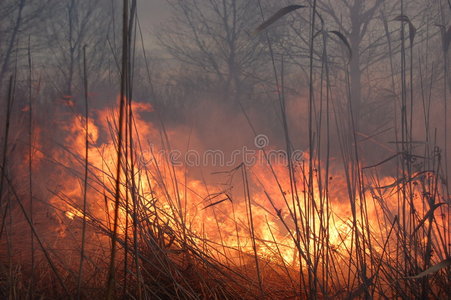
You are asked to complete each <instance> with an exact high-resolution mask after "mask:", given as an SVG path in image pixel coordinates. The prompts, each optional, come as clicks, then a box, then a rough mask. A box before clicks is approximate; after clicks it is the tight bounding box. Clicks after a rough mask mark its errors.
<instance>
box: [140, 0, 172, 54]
mask: <svg viewBox="0 0 451 300" xmlns="http://www.w3.org/2000/svg"><path fill="white" fill-rule="evenodd" d="M169 9H170V7H169V5H168V4H167V2H166V0H138V15H139V21H140V22H141V28H142V30H143V35H144V39H145V40H146V42H145V43H146V46H147V48H154V47H155V45H152V44H153V42H152V35H153V30H154V28H155V27H156V26H158V25H159V24H161V23H162V22H165V21H166V20H167V19H168V18H169Z"/></svg>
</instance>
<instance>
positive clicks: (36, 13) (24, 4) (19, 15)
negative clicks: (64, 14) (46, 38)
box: [0, 0, 55, 87]
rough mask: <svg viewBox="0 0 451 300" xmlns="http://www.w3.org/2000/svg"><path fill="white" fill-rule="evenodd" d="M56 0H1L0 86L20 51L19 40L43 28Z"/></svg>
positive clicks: (25, 39)
mask: <svg viewBox="0 0 451 300" xmlns="http://www.w3.org/2000/svg"><path fill="white" fill-rule="evenodd" d="M54 2H55V0H43V1H39V0H38V1H37V0H3V1H0V40H1V41H2V42H1V43H0V87H1V86H2V82H3V80H4V78H5V75H6V74H7V73H8V72H9V71H10V69H11V65H12V62H13V61H14V60H13V58H14V57H18V58H19V57H20V56H21V55H25V54H26V51H23V53H19V52H18V51H19V50H20V47H19V40H20V39H21V40H22V41H24V42H26V41H27V40H28V37H29V36H30V35H35V34H37V32H39V30H40V29H42V20H44V19H45V18H46V17H47V16H48V14H47V13H48V12H49V10H48V8H49V7H50V6H51V5H52V4H54Z"/></svg>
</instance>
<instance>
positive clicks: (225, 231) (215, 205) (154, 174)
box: [50, 102, 447, 268]
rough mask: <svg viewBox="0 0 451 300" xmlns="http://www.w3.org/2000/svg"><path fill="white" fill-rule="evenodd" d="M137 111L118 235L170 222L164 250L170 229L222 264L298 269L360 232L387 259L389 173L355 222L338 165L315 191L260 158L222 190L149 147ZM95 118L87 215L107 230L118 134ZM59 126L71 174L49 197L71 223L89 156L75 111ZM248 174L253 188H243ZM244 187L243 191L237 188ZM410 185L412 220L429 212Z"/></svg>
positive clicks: (342, 256) (341, 254) (394, 205)
mask: <svg viewBox="0 0 451 300" xmlns="http://www.w3.org/2000/svg"><path fill="white" fill-rule="evenodd" d="M133 111H134V112H135V114H134V124H135V126H136V127H135V128H134V132H135V134H136V136H135V137H134V139H135V147H136V149H132V150H130V149H129V150H128V151H136V153H135V156H134V159H135V160H134V165H130V164H128V165H126V166H124V168H128V169H129V170H130V169H133V172H134V173H133V174H134V175H133V178H130V176H127V177H126V178H123V180H122V182H121V187H120V194H121V199H122V201H121V205H120V209H119V234H120V235H121V236H122V237H124V236H125V235H127V234H128V235H130V236H131V234H132V229H131V228H132V224H133V222H135V221H136V220H135V221H133V218H137V219H139V221H140V222H141V221H146V222H149V224H159V226H160V227H163V228H166V229H165V230H163V232H164V236H163V240H164V243H166V245H168V246H170V245H172V241H173V240H174V236H175V235H178V236H189V237H190V240H191V241H193V242H194V243H195V244H197V245H198V247H206V249H209V250H208V251H209V252H211V253H212V255H213V256H215V257H216V258H217V259H219V260H221V261H224V262H228V263H233V264H235V265H239V264H242V263H243V262H245V261H246V258H245V256H253V255H257V256H258V257H259V259H263V260H266V261H270V262H273V263H275V264H280V265H285V266H288V267H290V268H299V267H300V266H301V265H302V263H301V261H306V260H308V259H309V257H315V255H319V254H318V253H322V252H330V253H335V254H336V257H335V258H334V259H335V260H343V261H344V260H346V259H348V257H349V256H350V255H352V252H353V251H355V250H354V249H353V244H354V242H355V239H356V236H355V231H356V230H357V231H359V232H360V234H361V235H364V236H365V237H368V238H369V239H370V240H371V242H372V243H373V246H372V248H369V250H368V251H376V252H378V253H379V254H378V255H379V256H383V255H384V251H386V250H384V242H385V241H386V240H387V239H388V238H393V237H389V236H388V231H389V230H390V228H388V226H387V224H389V225H390V224H391V223H390V222H393V219H394V216H395V215H398V214H399V212H398V208H399V203H398V202H399V200H398V199H397V197H396V193H395V192H394V189H396V188H400V184H394V185H393V181H394V179H393V178H389V177H386V178H380V179H378V180H377V182H378V185H379V186H380V187H384V186H385V187H389V188H371V187H370V185H369V184H370V183H367V184H368V188H366V192H365V194H364V195H363V197H364V198H365V199H366V201H365V206H358V207H357V209H356V212H355V213H356V217H355V218H353V213H352V210H351V205H350V200H349V196H348V194H347V187H346V182H345V180H344V179H343V176H340V174H339V172H338V171H336V170H333V172H332V171H331V174H332V173H333V174H332V175H331V176H330V178H329V184H330V191H329V193H327V194H325V193H324V191H321V189H320V187H319V185H318V183H317V182H316V183H315V184H314V185H313V189H310V191H309V190H307V188H306V180H307V179H306V177H305V176H304V179H303V180H297V181H296V182H295V183H293V182H291V181H290V180H292V179H290V176H289V172H288V171H287V166H286V165H284V164H274V165H272V166H271V168H269V167H268V165H267V164H264V163H259V164H256V165H254V166H252V167H249V168H248V171H249V172H248V173H246V175H245V176H247V177H244V175H243V173H240V168H236V169H234V171H233V172H231V173H230V174H232V175H233V176H234V177H235V179H234V180H235V181H238V182H241V183H240V184H237V186H238V187H236V188H233V189H232V188H231V187H227V188H226V189H224V187H223V186H220V185H212V184H207V183H205V182H204V181H201V180H199V179H197V178H190V177H189V176H188V175H187V174H188V170H187V169H186V167H184V166H174V165H171V163H170V162H169V160H168V157H167V156H165V153H166V152H164V151H158V150H159V149H157V148H155V147H158V146H156V145H158V143H157V141H160V140H161V132H159V130H157V129H156V128H155V127H154V126H153V125H152V124H151V123H149V122H147V121H145V120H144V119H143V118H142V117H141V115H140V113H142V112H151V111H152V107H151V106H150V105H148V104H142V103H136V102H135V103H134V104H133ZM95 115H96V116H97V118H96V119H89V122H88V124H87V125H88V126H87V127H88V133H89V134H88V137H89V147H88V162H89V176H88V193H87V203H88V205H87V211H86V219H87V221H88V222H91V223H95V224H97V225H100V226H101V227H103V228H111V223H112V216H113V214H114V204H113V203H114V193H113V190H114V188H113V185H114V170H115V166H116V161H117V145H116V141H115V139H114V138H106V137H108V136H109V137H111V136H114V132H115V130H116V129H115V128H116V125H115V123H114V121H113V120H114V118H113V117H114V111H113V110H111V109H104V110H100V111H96V112H95ZM65 130H66V132H67V137H66V140H65V145H66V146H65V148H60V149H54V151H53V152H52V153H51V156H52V159H53V160H54V161H56V162H59V163H61V164H62V165H64V166H65V167H67V168H68V169H70V170H72V172H70V173H69V174H66V175H64V176H63V177H61V178H60V179H61V183H64V184H62V185H61V189H60V190H59V191H58V193H55V195H54V196H53V197H52V198H51V199H50V203H51V204H52V205H53V206H54V207H56V208H57V209H58V210H59V211H60V212H61V214H62V215H63V216H64V217H65V218H67V219H68V220H69V221H75V220H76V219H77V218H79V219H81V218H83V217H84V216H85V214H84V212H83V210H82V201H83V179H82V178H83V177H82V167H83V164H84V162H85V160H84V155H85V138H86V136H85V135H86V122H85V120H84V119H83V118H81V117H78V116H76V117H74V118H73V119H72V121H70V122H67V126H66V128H65ZM171 134H176V133H171ZM170 138H172V137H170ZM175 138H176V137H175ZM150 141H152V148H151V149H152V150H149V151H143V149H144V146H145V143H149V142H150ZM159 147H163V146H159ZM146 149H148V148H146ZM258 155H262V153H259V154H258ZM257 161H264V160H257ZM241 168H246V166H242V167H241ZM294 168H295V169H294V170H295V172H298V173H299V174H303V172H304V174H305V170H303V168H302V165H297V166H295V167H294ZM128 174H130V172H129V173H128ZM230 174H229V176H230ZM426 175H427V174H426ZM426 175H425V176H426ZM315 176H316V175H315ZM248 177H249V178H248ZM237 178H238V179H237ZM247 179H248V180H249V182H248V185H249V186H248V187H245V184H244V182H245V181H246V180H247ZM243 188H244V189H245V192H243V191H242V190H240V189H243ZM246 188H247V189H248V192H246ZM413 189H414V193H413V194H414V195H415V196H414V201H415V208H416V213H417V217H418V218H419V219H423V218H424V217H425V216H426V214H427V212H428V211H429V209H430V208H429V207H427V206H426V204H425V203H424V201H423V197H422V196H421V195H422V194H424V191H421V188H420V186H419V185H415V186H414V187H413ZM362 200H363V199H360V197H358V196H357V197H356V198H355V199H353V200H352V201H355V202H356V203H362V202H363V201H362ZM384 206H385V207H384ZM439 209H440V208H439ZM136 210H139V213H138V215H134V214H135V213H136ZM250 216H252V218H250ZM387 220H388V221H387ZM445 220H446V219H445V218H441V219H437V220H436V221H437V226H438V228H439V231H440V230H441V231H442V232H445V231H446V230H447V227H446V224H445V222H446V221H445ZM59 226H60V227H59V228H56V230H57V231H58V232H60V234H61V235H62V236H64V235H65V234H66V232H68V231H69V230H70V228H69V226H68V225H67V222H61V224H59ZM415 230H418V229H415ZM368 243H370V241H368ZM178 246H181V245H178ZM362 247H368V246H367V245H363V246H362ZM385 255H390V254H387V253H385ZM304 265H305V262H304Z"/></svg>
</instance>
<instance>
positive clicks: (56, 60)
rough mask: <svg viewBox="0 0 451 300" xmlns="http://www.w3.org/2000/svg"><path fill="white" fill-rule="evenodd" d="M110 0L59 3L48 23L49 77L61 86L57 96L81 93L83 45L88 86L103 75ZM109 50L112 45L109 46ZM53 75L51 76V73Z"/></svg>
mask: <svg viewBox="0 0 451 300" xmlns="http://www.w3.org/2000/svg"><path fill="white" fill-rule="evenodd" d="M112 3H114V1H109V0H100V1H90V0H63V1H60V2H59V4H58V7H57V11H56V15H55V16H54V17H53V18H52V19H50V20H49V21H48V23H47V24H48V33H49V34H48V36H47V40H48V43H49V49H48V50H49V52H50V53H49V54H51V55H50V56H49V62H50V63H49V64H50V65H51V66H53V67H54V68H55V69H54V70H55V71H56V76H55V77H54V78H52V79H53V80H54V81H55V82H56V83H58V84H57V85H56V86H62V87H63V90H61V91H60V93H61V94H64V95H66V96H69V97H70V96H72V94H73V92H74V88H75V89H76V90H81V89H80V88H81V83H82V80H81V78H82V70H83V68H82V66H83V47H84V46H86V59H87V66H88V70H87V72H88V73H92V72H93V73H95V74H96V76H95V77H94V76H92V77H91V78H92V80H93V81H94V82H91V86H92V85H95V83H96V82H95V81H97V82H98V81H100V80H102V79H103V78H105V76H106V75H107V72H106V70H105V67H106V65H107V62H108V61H109V60H110V61H111V60H112V52H113V51H112V50H114V49H111V48H110V47H109V45H112V44H111V43H109V36H114V32H111V30H112V26H113V24H112V22H113V20H114V18H112V15H113V14H114V10H113V9H112V6H111V5H112ZM111 47H113V46H111ZM51 75H54V74H51Z"/></svg>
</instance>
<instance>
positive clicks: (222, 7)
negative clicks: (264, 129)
mask: <svg viewBox="0 0 451 300" xmlns="http://www.w3.org/2000/svg"><path fill="white" fill-rule="evenodd" d="M168 2H169V4H170V5H171V6H172V9H173V12H174V14H173V18H172V20H171V22H170V23H169V24H168V26H167V27H166V28H165V29H164V30H163V32H162V33H161V34H160V35H159V41H160V42H161V45H162V46H163V47H164V48H165V49H166V50H167V51H168V52H169V53H170V54H171V56H172V57H173V58H174V59H175V60H176V61H177V62H179V63H181V64H183V65H184V66H185V67H190V68H192V69H193V70H194V71H197V72H200V73H202V74H203V75H204V76H205V77H206V78H205V79H206V81H205V82H210V83H213V84H214V86H216V87H217V88H218V89H219V91H220V92H221V93H222V95H223V96H224V97H233V98H236V99H238V98H240V97H241V96H242V95H243V94H244V93H248V92H249V91H252V89H253V88H254V87H255V85H256V84H258V83H259V82H261V77H260V76H261V74H262V73H261V70H262V69H263V68H264V65H265V63H264V62H265V60H264V57H265V49H266V46H264V45H263V44H262V43H261V42H260V40H259V38H260V37H256V36H254V35H252V32H253V29H254V28H256V26H257V25H258V24H259V23H261V21H262V19H261V15H260V13H259V12H258V2H257V1H254V0H251V1H244V0H208V1H207V0H203V1H195V0H169V1H168Z"/></svg>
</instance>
